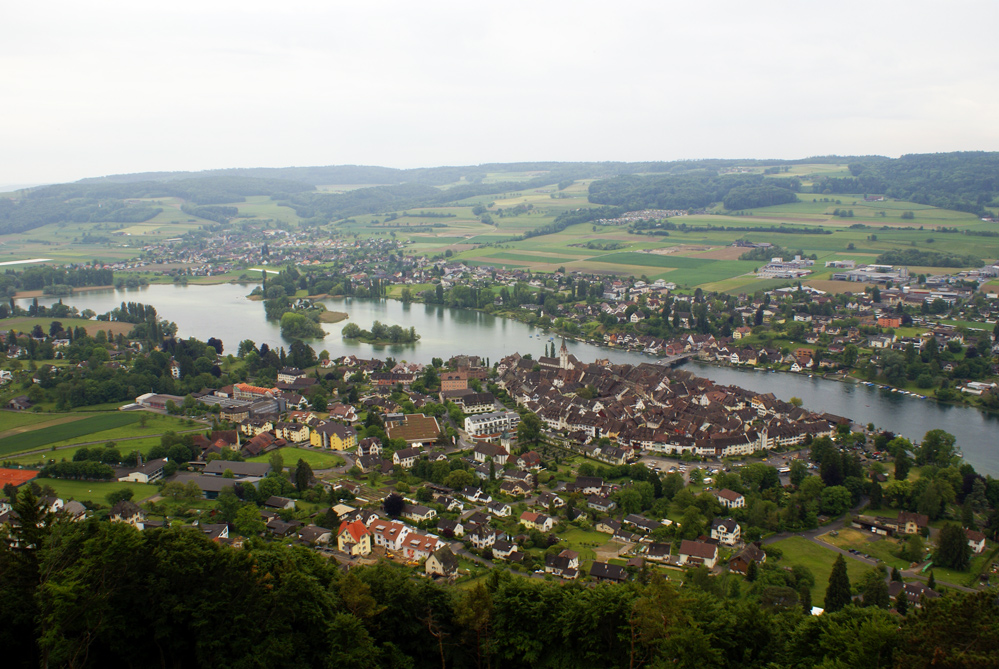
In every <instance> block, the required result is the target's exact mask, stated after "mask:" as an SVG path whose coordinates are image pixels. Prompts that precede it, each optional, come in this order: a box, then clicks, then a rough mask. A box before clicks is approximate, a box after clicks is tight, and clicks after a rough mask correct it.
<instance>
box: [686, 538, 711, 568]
mask: <svg viewBox="0 0 999 669" xmlns="http://www.w3.org/2000/svg"><path fill="white" fill-rule="evenodd" d="M717 561H718V546H717V545H715V544H706V543H704V542H703V541H691V540H690V539H684V540H683V541H681V542H680V561H679V562H680V564H681V565H691V566H699V565H702V564H703V565H704V566H705V567H708V568H709V569H710V568H712V567H714V566H715V562H717Z"/></svg>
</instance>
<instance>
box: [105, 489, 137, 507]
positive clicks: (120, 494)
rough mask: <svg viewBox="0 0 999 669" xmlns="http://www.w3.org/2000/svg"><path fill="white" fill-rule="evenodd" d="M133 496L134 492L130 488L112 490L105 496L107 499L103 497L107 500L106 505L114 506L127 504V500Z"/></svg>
mask: <svg viewBox="0 0 999 669" xmlns="http://www.w3.org/2000/svg"><path fill="white" fill-rule="evenodd" d="M134 495H135V492H134V491H133V490H132V489H131V488H122V489H121V490H114V491H112V492H109V493H108V494H107V497H105V499H107V501H108V504H110V505H111V506H114V505H115V504H117V503H118V502H127V501H128V500H130V499H132V497H133V496H134Z"/></svg>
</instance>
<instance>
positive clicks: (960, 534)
mask: <svg viewBox="0 0 999 669" xmlns="http://www.w3.org/2000/svg"><path fill="white" fill-rule="evenodd" d="M970 563H971V546H969V545H968V538H967V537H966V536H965V534H964V530H963V529H961V526H960V525H958V524H957V523H946V524H945V525H944V526H943V527H942V528H940V534H939V535H938V537H937V549H936V551H935V552H934V553H933V564H936V565H940V566H941V567H950V568H951V569H956V570H958V571H967V569H968V566H969V565H970Z"/></svg>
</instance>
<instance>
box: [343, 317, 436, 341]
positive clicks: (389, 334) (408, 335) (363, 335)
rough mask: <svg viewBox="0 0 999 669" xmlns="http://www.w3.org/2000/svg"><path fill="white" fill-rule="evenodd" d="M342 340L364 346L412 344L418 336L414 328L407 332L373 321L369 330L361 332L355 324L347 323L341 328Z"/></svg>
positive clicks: (398, 326) (394, 326)
mask: <svg viewBox="0 0 999 669" xmlns="http://www.w3.org/2000/svg"><path fill="white" fill-rule="evenodd" d="M343 338H344V339H357V340H359V341H363V342H364V343H365V344H412V343H414V342H416V341H417V340H418V339H419V338H420V335H418V334H416V328H412V327H411V328H409V329H408V330H407V329H405V328H403V327H402V326H400V325H391V326H390V325H386V324H385V323H381V322H379V321H375V322H374V324H373V325H372V326H371V330H362V329H361V327H360V326H359V325H357V323H347V325H344V326H343Z"/></svg>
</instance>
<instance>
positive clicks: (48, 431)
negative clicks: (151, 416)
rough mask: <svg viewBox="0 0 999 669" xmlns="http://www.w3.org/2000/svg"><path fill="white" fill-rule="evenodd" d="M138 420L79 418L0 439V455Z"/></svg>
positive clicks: (129, 417)
mask: <svg viewBox="0 0 999 669" xmlns="http://www.w3.org/2000/svg"><path fill="white" fill-rule="evenodd" d="M138 420H139V416H138V415H137V414H131V413H118V414H108V415H102V416H88V417H81V418H80V420H74V421H70V422H68V423H59V424H57V425H52V426H50V427H43V428H40V429H37V430H31V431H30V432H24V433H23V434H18V435H12V436H9V437H4V438H2V439H0V455H6V454H8V453H16V452H19V451H29V450H31V449H34V448H40V447H43V446H48V445H49V444H55V443H57V442H62V441H66V440H69V439H73V438H76V437H82V436H84V435H89V434H94V433H97V432H104V431H106V430H111V429H114V428H117V427H121V426H123V425H128V424H130V423H136V422H138Z"/></svg>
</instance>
